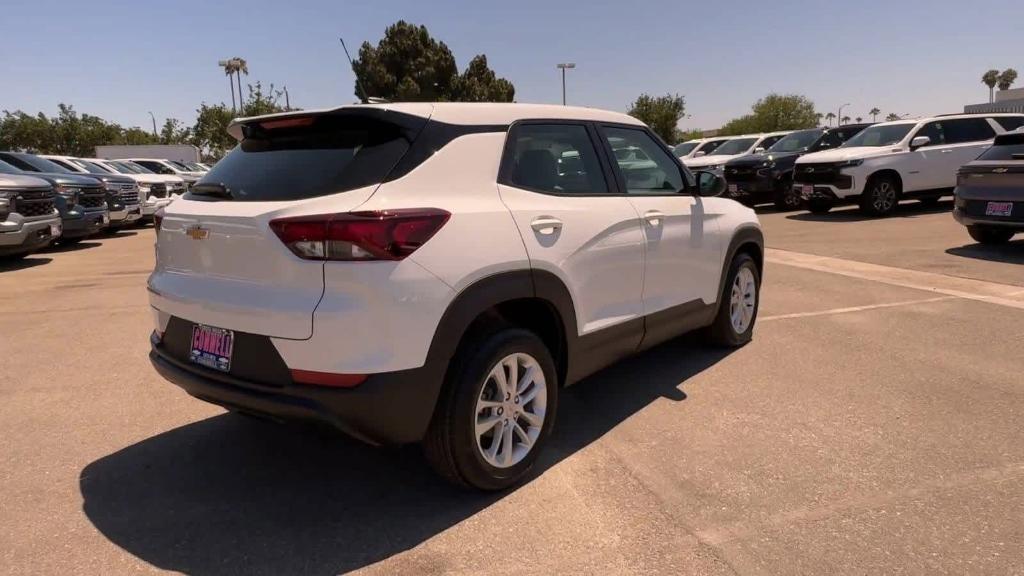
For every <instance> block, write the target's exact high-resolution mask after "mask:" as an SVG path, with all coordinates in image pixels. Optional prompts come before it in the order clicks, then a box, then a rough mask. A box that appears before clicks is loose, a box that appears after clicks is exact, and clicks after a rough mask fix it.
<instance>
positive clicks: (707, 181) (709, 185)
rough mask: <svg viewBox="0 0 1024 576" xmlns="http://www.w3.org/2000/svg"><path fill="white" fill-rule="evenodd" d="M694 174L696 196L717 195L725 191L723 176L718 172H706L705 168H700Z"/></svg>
mask: <svg viewBox="0 0 1024 576" xmlns="http://www.w3.org/2000/svg"><path fill="white" fill-rule="evenodd" d="M694 176H696V177H697V195H698V196H718V195H720V194H721V193H722V192H725V178H722V177H721V176H719V175H718V174H715V173H714V172H708V171H707V170H700V171H698V172H696V173H694Z"/></svg>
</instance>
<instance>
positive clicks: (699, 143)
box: [672, 136, 732, 160]
mask: <svg viewBox="0 0 1024 576" xmlns="http://www.w3.org/2000/svg"><path fill="white" fill-rule="evenodd" d="M731 139H732V137H731V136H726V137H721V138H698V139H697V140H687V141H686V142H683V143H681V144H676V145H675V147H674V148H672V153H673V154H675V155H676V157H677V158H680V159H682V160H686V159H687V158H700V157H702V156H708V155H710V154H713V153H714V152H715V149H717V148H718V147H719V146H721V145H722V144H725V143H726V142H728V141H729V140H731Z"/></svg>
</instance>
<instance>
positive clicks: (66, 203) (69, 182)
mask: <svg viewBox="0 0 1024 576" xmlns="http://www.w3.org/2000/svg"><path fill="white" fill-rule="evenodd" d="M0 174H15V175H18V174H20V175H22V176H31V177H34V178H39V179H41V180H45V181H47V182H49V183H50V186H52V187H53V192H54V197H53V199H54V204H55V205H56V207H57V211H58V212H60V219H61V235H60V239H59V242H60V243H61V244H76V243H78V242H81V241H82V240H83V239H85V238H87V237H89V236H91V235H93V234H96V233H97V232H101V231H102V230H103V229H104V228H106V227H107V225H108V224H109V223H110V213H109V212H108V211H107V203H106V193H105V192H104V191H103V184H102V183H100V181H99V180H96V179H95V178H89V177H86V176H78V175H77V174H65V173H62V172H54V173H47V172H31V171H25V170H19V169H18V168H17V167H16V166H13V165H11V164H8V163H7V162H4V161H3V160H0Z"/></svg>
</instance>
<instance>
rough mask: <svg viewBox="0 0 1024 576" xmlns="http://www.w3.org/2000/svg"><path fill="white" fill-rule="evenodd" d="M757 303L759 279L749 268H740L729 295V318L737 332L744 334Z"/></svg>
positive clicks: (752, 318)
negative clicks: (755, 277)
mask: <svg viewBox="0 0 1024 576" xmlns="http://www.w3.org/2000/svg"><path fill="white" fill-rule="evenodd" d="M756 305H757V281H756V280H755V279H754V273H753V272H752V271H751V270H750V269H749V268H740V270H739V272H737V273H736V279H735V280H734V281H733V283H732V291H731V293H730V296H729V318H730V320H731V321H732V329H733V330H735V331H736V333H737V334H743V333H744V332H746V331H747V329H748V328H749V327H750V324H751V322H753V320H754V307H755V306H756Z"/></svg>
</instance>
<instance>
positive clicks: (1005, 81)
mask: <svg viewBox="0 0 1024 576" xmlns="http://www.w3.org/2000/svg"><path fill="white" fill-rule="evenodd" d="M1016 81H1017V71H1016V70H1014V69H1013V68H1007V69H1006V70H1003V73H1002V74H1000V75H999V89H1000V90H1009V89H1010V86H1013V83H1014V82H1016Z"/></svg>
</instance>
